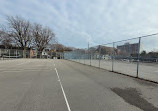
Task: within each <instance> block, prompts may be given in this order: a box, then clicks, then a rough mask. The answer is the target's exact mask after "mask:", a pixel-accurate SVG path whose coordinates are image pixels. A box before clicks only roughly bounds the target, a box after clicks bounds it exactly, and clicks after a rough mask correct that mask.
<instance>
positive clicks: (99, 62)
mask: <svg viewBox="0 0 158 111" xmlns="http://www.w3.org/2000/svg"><path fill="white" fill-rule="evenodd" d="M100 59H101V46H100V45H99V68H100Z"/></svg>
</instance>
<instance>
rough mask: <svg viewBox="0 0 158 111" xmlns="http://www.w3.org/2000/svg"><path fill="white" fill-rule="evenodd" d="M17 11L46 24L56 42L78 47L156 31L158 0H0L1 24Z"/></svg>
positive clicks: (29, 18) (33, 20) (157, 40)
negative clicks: (53, 34)
mask: <svg viewBox="0 0 158 111" xmlns="http://www.w3.org/2000/svg"><path fill="white" fill-rule="evenodd" d="M16 15H18V16H21V17H23V18H25V19H27V20H30V21H31V22H32V23H34V22H36V23H40V24H42V25H44V26H49V27H50V28H51V29H52V30H53V31H54V33H55V34H56V37H57V39H58V41H59V43H61V44H64V45H66V46H72V47H77V48H86V47H87V44H88V42H89V44H90V46H94V45H98V44H106V43H110V42H114V41H120V40H124V39H129V38H134V37H138V36H142V35H147V34H152V33H158V0H0V24H6V23H7V21H6V16H16ZM157 38H158V37H157ZM129 42H130V41H129ZM145 43H148V44H149V43H150V44H151V41H148V40H146V42H145ZM154 43H155V44H154V45H156V43H158V39H156V41H155V40H154ZM154 47H156V48H158V46H154Z"/></svg>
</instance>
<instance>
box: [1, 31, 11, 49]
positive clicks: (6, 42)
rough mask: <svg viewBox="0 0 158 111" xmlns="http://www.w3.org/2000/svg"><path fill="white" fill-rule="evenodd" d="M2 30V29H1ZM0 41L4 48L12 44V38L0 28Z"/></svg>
mask: <svg viewBox="0 0 158 111" xmlns="http://www.w3.org/2000/svg"><path fill="white" fill-rule="evenodd" d="M3 30H4V29H3ZM0 42H1V44H2V45H4V47H5V48H10V47H11V46H12V44H11V42H12V39H11V38H10V36H9V35H8V33H6V32H5V31H2V30H0Z"/></svg>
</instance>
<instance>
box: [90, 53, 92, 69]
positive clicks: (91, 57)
mask: <svg viewBox="0 0 158 111" xmlns="http://www.w3.org/2000/svg"><path fill="white" fill-rule="evenodd" d="M91 60H92V52H90V66H91Z"/></svg>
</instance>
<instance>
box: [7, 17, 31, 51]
mask: <svg viewBox="0 0 158 111" xmlns="http://www.w3.org/2000/svg"><path fill="white" fill-rule="evenodd" d="M7 20H8V26H9V36H10V37H11V38H12V40H13V41H14V42H15V44H16V45H18V46H19V47H21V48H23V49H24V51H25V50H26V48H27V47H30V44H31V40H32V34H31V24H30V22H29V21H27V20H25V19H23V18H21V17H18V16H16V17H12V16H10V17H8V18H7Z"/></svg>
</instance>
